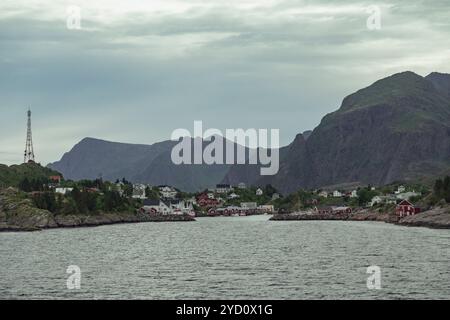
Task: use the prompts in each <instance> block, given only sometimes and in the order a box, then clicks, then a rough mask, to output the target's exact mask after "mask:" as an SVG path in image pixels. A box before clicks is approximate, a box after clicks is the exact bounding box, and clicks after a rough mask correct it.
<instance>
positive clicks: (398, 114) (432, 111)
mask: <svg viewBox="0 0 450 320" xmlns="http://www.w3.org/2000/svg"><path fill="white" fill-rule="evenodd" d="M449 79H450V75H446V74H438V73H432V74H430V75H429V76H427V77H425V78H424V77H421V76H419V75H417V74H415V73H413V72H404V73H399V74H395V75H393V76H391V77H388V78H385V79H382V80H379V81H377V82H375V83H374V84H372V85H371V86H369V87H367V88H364V89H362V90H359V91H358V92H356V93H354V94H351V95H350V96H348V97H346V98H345V99H344V101H343V103H342V105H341V107H340V108H339V110H337V111H336V112H333V113H331V114H328V115H326V116H325V117H324V118H323V119H322V121H321V123H320V125H319V126H318V127H317V128H315V129H314V131H313V132H312V133H311V134H310V136H309V137H308V138H307V139H305V137H303V135H298V136H297V137H296V139H295V140H294V141H293V142H292V144H291V145H290V146H288V147H287V149H286V151H285V152H286V154H285V155H284V156H283V157H282V158H281V163H280V171H279V173H278V174H277V175H275V176H272V177H258V176H254V175H252V174H251V173H252V172H253V170H254V168H243V167H242V166H241V167H237V166H235V167H233V168H231V169H230V172H229V173H228V174H227V176H226V177H225V179H224V181H227V182H229V183H235V182H237V181H244V182H246V183H248V184H256V185H263V184H267V183H271V184H273V185H274V186H275V187H277V188H279V189H280V190H281V191H282V192H284V193H289V192H292V191H295V190H297V189H298V188H317V187H323V186H329V185H336V184H340V183H349V182H355V183H360V184H368V183H371V184H375V185H382V184H387V183H391V182H394V181H398V180H410V179H416V178H420V177H423V176H427V175H435V174H439V173H440V172H442V171H444V170H448V168H450V96H449V92H450V91H449V90H450V81H449ZM247 167H248V166H247ZM247 178H250V179H249V180H245V179H247Z"/></svg>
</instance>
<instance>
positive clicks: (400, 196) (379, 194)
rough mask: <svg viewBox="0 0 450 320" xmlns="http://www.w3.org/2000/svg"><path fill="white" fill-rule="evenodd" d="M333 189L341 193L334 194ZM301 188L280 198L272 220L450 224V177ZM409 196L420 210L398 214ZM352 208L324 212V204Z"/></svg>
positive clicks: (422, 224) (409, 224)
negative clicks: (350, 186) (348, 187)
mask: <svg viewBox="0 0 450 320" xmlns="http://www.w3.org/2000/svg"><path fill="white" fill-rule="evenodd" d="M333 193H337V194H342V196H333ZM325 194H327V196H326V197H325V196H323V195H324V191H323V190H317V191H314V192H310V191H304V190H300V191H298V192H296V193H293V194H291V195H289V196H288V197H286V198H283V199H279V200H278V206H279V207H280V208H281V210H280V214H278V215H275V216H274V217H273V218H272V220H275V221H277V220H355V221H384V222H390V223H397V224H400V225H405V226H425V227H431V228H450V177H449V176H446V177H445V178H443V179H437V180H436V181H435V182H434V184H433V185H430V183H427V184H422V183H415V184H400V183H393V184H390V185H387V186H383V187H379V188H374V187H371V186H367V187H364V188H358V189H355V190H354V195H355V194H356V196H354V195H353V196H352V195H351V193H350V192H345V191H342V190H335V191H334V192H325ZM402 200H408V201H409V202H411V203H412V204H413V205H414V206H415V207H417V208H420V211H421V212H420V213H418V214H415V215H412V216H407V217H399V216H398V215H397V213H396V208H397V205H398V203H399V202H401V201H402ZM326 207H331V208H333V207H334V208H336V207H343V208H351V213H346V214H332V213H327V214H324V213H323V211H322V210H321V208H326Z"/></svg>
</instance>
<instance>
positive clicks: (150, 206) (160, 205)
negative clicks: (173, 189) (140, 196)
mask: <svg viewBox="0 0 450 320" xmlns="http://www.w3.org/2000/svg"><path fill="white" fill-rule="evenodd" d="M141 212H142V213H147V214H154V215H156V214H158V215H170V214H175V215H189V216H192V217H195V210H194V202H193V201H192V200H180V199H176V200H174V199H173V200H170V199H160V200H151V199H145V200H144V203H143V206H142V208H141Z"/></svg>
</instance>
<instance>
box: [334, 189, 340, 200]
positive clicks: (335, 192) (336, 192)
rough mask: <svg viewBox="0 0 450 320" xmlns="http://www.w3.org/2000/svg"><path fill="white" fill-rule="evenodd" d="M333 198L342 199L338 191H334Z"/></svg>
mask: <svg viewBox="0 0 450 320" xmlns="http://www.w3.org/2000/svg"><path fill="white" fill-rule="evenodd" d="M333 197H334V198H340V197H342V193H341V192H340V191H338V190H335V191H333Z"/></svg>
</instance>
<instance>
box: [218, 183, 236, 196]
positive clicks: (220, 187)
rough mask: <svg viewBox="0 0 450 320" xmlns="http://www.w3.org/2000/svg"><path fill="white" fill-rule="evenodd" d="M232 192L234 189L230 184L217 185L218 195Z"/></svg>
mask: <svg viewBox="0 0 450 320" xmlns="http://www.w3.org/2000/svg"><path fill="white" fill-rule="evenodd" d="M230 191H233V187H232V186H231V185H229V184H218V185H216V193H220V194H223V193H228V192H230Z"/></svg>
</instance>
